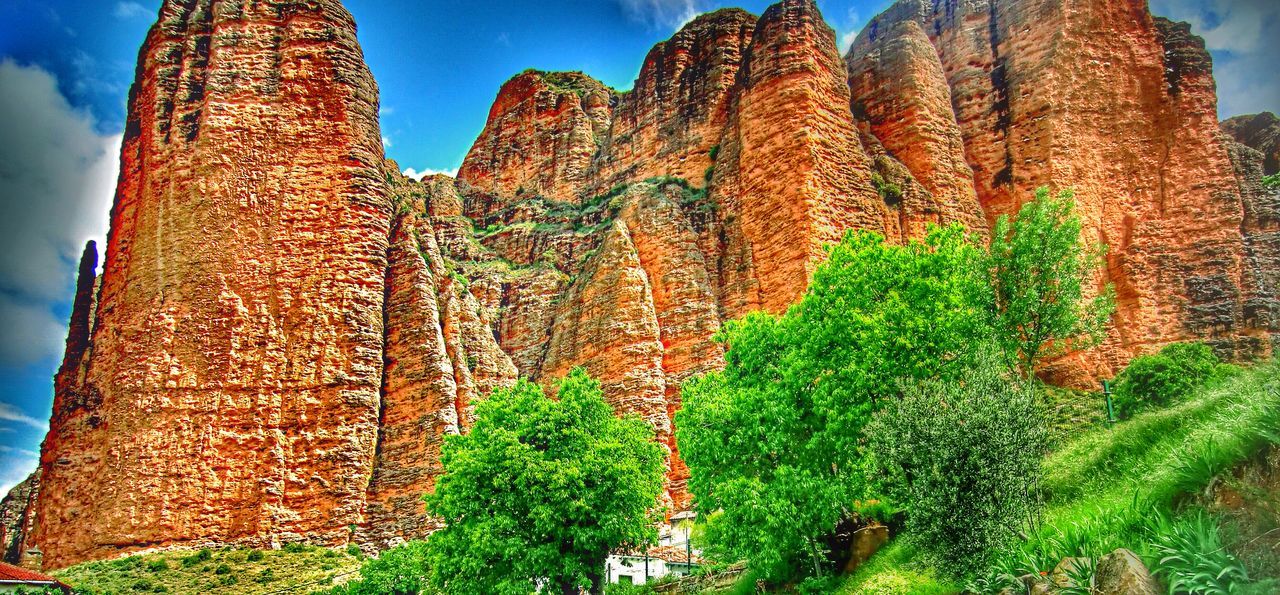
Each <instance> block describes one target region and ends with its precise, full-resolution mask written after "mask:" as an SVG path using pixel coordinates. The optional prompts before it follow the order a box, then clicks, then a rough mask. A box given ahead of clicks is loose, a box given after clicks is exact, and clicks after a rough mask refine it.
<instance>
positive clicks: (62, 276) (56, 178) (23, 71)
mask: <svg viewBox="0 0 1280 595" xmlns="http://www.w3.org/2000/svg"><path fill="white" fill-rule="evenodd" d="M0 139H2V140H0V320H3V326H0V364H19V365H21V364H27V363H31V362H34V361H39V360H40V359H41V358H43V357H46V356H49V355H51V354H52V355H54V356H55V357H56V356H57V355H58V354H60V353H61V348H60V347H59V346H58V344H59V343H61V342H62V340H63V338H64V337H65V333H66V330H65V326H66V321H65V320H59V319H58V317H55V316H54V314H53V308H54V306H55V305H57V304H65V303H67V302H69V301H70V300H71V298H72V293H71V292H72V289H73V287H74V283H75V275H76V270H77V268H78V265H79V260H80V254H81V252H82V251H83V250H84V244H85V242H86V241H88V240H90V239H93V240H97V242H98V246H99V247H100V248H101V247H102V246H103V245H104V243H103V238H104V236H105V235H106V230H107V224H108V216H109V212H110V209H111V203H112V199H113V196H114V193H115V185H116V178H117V177H118V173H119V160H118V156H119V153H120V141H121V137H120V136H119V135H110V136H104V135H100V134H98V133H97V132H96V131H95V129H94V123H93V120H92V117H91V116H89V115H88V114H86V113H83V112H80V111H78V110H76V109H74V108H72V107H71V106H70V104H68V102H67V100H66V98H64V97H63V96H62V94H61V93H60V92H59V91H58V86H57V81H56V80H55V79H54V77H53V75H51V74H50V73H48V72H46V71H45V70H42V69H40V68H37V67H27V66H20V65H18V64H16V63H14V62H12V61H9V60H4V61H0Z"/></svg>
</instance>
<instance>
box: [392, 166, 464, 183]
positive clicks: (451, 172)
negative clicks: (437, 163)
mask: <svg viewBox="0 0 1280 595" xmlns="http://www.w3.org/2000/svg"><path fill="white" fill-rule="evenodd" d="M403 173H404V175H405V177H407V178H413V179H415V180H418V181H419V182H421V181H422V179H423V178H425V177H427V176H434V175H439V174H444V175H446V176H449V177H450V178H456V177H458V168H456V167H455V168H453V169H431V168H427V169H424V170H422V171H418V170H416V169H413V168H412V167H410V168H407V169H405V170H404V172H403Z"/></svg>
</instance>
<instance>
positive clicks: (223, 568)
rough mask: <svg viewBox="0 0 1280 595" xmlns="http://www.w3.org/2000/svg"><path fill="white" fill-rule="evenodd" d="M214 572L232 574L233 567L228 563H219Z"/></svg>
mask: <svg viewBox="0 0 1280 595" xmlns="http://www.w3.org/2000/svg"><path fill="white" fill-rule="evenodd" d="M213 573H214V574H231V567H230V566H227V565H226V564H219V565H218V567H217V568H215V569H214V570H213Z"/></svg>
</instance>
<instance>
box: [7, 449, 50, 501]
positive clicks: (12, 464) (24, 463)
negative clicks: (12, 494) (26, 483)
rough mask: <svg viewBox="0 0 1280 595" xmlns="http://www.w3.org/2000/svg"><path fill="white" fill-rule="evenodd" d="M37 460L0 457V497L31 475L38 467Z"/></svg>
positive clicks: (11, 456) (22, 457)
mask: <svg viewBox="0 0 1280 595" xmlns="http://www.w3.org/2000/svg"><path fill="white" fill-rule="evenodd" d="M39 464H40V460H39V458H31V457H28V456H13V455H3V456H0V497H3V496H4V495H5V494H8V493H9V490H12V489H13V486H15V485H18V482H20V481H22V480H24V479H26V478H27V476H29V475H31V473H32V472H33V471H35V470H36V467H37V466H39Z"/></svg>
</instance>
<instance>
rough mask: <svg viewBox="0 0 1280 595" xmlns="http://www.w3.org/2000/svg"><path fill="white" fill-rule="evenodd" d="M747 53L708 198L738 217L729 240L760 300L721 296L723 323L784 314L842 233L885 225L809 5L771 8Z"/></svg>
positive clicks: (843, 92) (831, 53)
mask: <svg viewBox="0 0 1280 595" xmlns="http://www.w3.org/2000/svg"><path fill="white" fill-rule="evenodd" d="M748 53H749V55H748V57H747V58H746V60H745V64H744V66H743V69H742V70H741V71H740V72H739V85H740V89H739V92H738V94H737V97H736V103H735V105H734V110H733V112H732V114H731V117H730V122H729V126H728V128H727V130H726V132H725V135H724V140H723V143H722V149H721V154H720V157H719V159H718V160H717V162H716V169H715V177H714V179H713V191H712V192H713V196H715V197H716V200H717V202H719V203H721V204H722V205H725V206H726V207H727V210H728V211H729V212H731V213H734V214H735V216H736V217H735V218H736V223H735V226H736V227H734V228H732V229H730V231H729V233H730V234H733V233H741V234H742V237H744V238H745V239H746V243H747V244H748V245H749V246H750V253H751V258H750V263H749V265H748V266H749V267H750V269H751V270H752V271H753V277H754V281H755V283H754V285H755V286H756V287H757V288H758V297H756V296H751V295H748V297H746V298H742V297H734V296H728V297H727V298H726V299H725V302H726V303H727V307H726V314H727V315H728V316H730V317H732V316H738V315H741V314H744V313H746V311H748V310H751V309H759V308H763V309H765V310H768V311H771V312H781V311H783V310H784V309H786V308H787V306H790V305H791V304H792V303H793V302H794V301H795V300H796V299H797V298H798V297H799V296H800V295H801V294H803V293H804V290H805V287H806V286H807V284H808V281H809V275H810V274H811V273H812V272H813V269H814V267H815V266H816V265H817V263H818V262H819V261H821V260H822V259H823V258H824V257H825V251H824V250H825V249H824V246H825V245H826V244H828V243H831V242H835V241H838V240H839V239H840V236H841V235H842V234H843V233H844V231H845V230H846V229H851V228H852V229H868V230H874V231H880V232H883V231H884V227H885V218H886V217H887V210H886V208H885V205H884V202H883V200H881V199H880V197H879V195H878V194H877V192H876V190H875V189H874V188H872V186H871V181H870V180H871V177H870V176H871V174H870V167H869V163H868V160H867V156H866V155H865V154H864V153H863V151H862V144H861V143H860V142H859V140H858V134H857V131H856V129H855V128H854V123H853V115H852V112H851V111H850V107H849V85H848V81H847V76H846V73H845V67H844V63H843V62H842V61H841V58H840V55H839V53H838V52H837V51H836V42H835V34H834V33H833V32H832V30H831V28H830V27H828V26H827V25H826V23H825V22H824V21H823V20H822V15H821V14H820V13H819V12H818V7H817V5H816V4H815V3H814V2H813V0H785V1H784V2H781V3H779V4H775V5H774V6H772V7H770V8H769V10H767V11H766V12H765V14H764V15H763V16H762V17H761V18H760V21H759V23H758V24H757V25H756V30H755V33H754V34H753V35H752V38H751V45H750V47H749V48H748ZM731 252H732V250H731ZM743 264H744V265H746V264H747V263H743ZM730 273H732V271H730ZM747 291H748V294H751V293H755V292H754V291H751V290H750V289H748V290H747Z"/></svg>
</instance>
